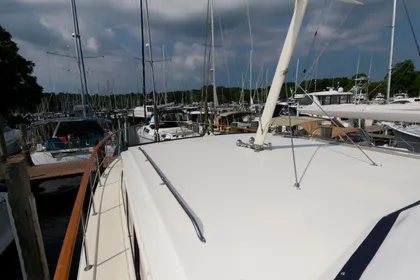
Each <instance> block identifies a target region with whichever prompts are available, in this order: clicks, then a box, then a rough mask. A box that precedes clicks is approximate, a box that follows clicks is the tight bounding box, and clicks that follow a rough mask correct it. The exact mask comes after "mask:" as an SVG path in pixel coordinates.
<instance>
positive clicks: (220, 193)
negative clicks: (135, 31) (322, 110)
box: [98, 134, 420, 280]
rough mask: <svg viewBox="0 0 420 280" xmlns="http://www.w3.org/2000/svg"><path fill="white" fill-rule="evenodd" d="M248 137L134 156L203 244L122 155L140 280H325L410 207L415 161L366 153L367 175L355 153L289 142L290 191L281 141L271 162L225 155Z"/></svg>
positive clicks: (243, 153) (179, 144)
mask: <svg viewBox="0 0 420 280" xmlns="http://www.w3.org/2000/svg"><path fill="white" fill-rule="evenodd" d="M250 136H252V135H249V134H248V135H245V134H242V135H241V134H240V135H226V136H216V137H203V138H199V139H186V140H181V141H169V142H161V143H156V144H150V145H144V146H142V149H144V151H146V152H147V153H148V155H149V156H150V158H152V160H153V161H154V162H155V163H156V165H157V166H158V167H159V169H160V170H161V171H162V172H163V173H164V174H165V176H166V177H167V179H168V180H169V181H170V182H171V183H172V185H173V186H174V187H175V188H176V190H177V192H178V193H179V194H180V195H181V196H182V198H183V199H184V200H185V202H186V203H187V204H188V206H189V207H190V209H191V210H192V211H193V212H194V214H195V215H196V217H197V218H198V220H199V222H200V223H201V224H202V229H203V233H204V237H205V238H206V240H207V242H206V243H202V242H201V241H200V240H199V239H198V237H197V235H196V232H195V230H194V227H193V225H192V223H191V221H190V219H189V218H188V216H187V215H186V214H185V212H184V210H183V209H182V208H181V207H180V205H179V204H178V202H177V201H176V200H175V198H174V196H173V195H172V194H171V193H170V191H169V190H168V188H167V187H166V186H165V185H164V184H163V185H162V179H161V178H160V176H159V175H158V174H157V173H156V171H155V169H154V168H153V167H152V165H151V164H150V162H149V161H147V160H146V158H145V156H144V154H143V153H142V152H141V151H140V150H139V148H138V147H132V148H130V149H129V151H127V152H124V153H123V154H122V160H123V162H124V180H125V182H126V184H127V191H128V196H129V200H130V202H131V205H132V215H133V217H134V218H133V219H134V227H135V230H136V232H137V235H138V238H139V246H140V254H141V255H142V256H141V258H140V259H141V266H142V273H145V275H146V277H144V278H145V279H153V280H167V279H171V280H178V279H194V280H195V279H200V280H207V279H208V280H210V279H212V280H213V279H226V280H228V279H229V280H231V279H237V280H239V279H243V280H248V279H249V280H253V279H302V280H303V279H305V280H306V279H334V278H335V277H336V276H337V275H338V274H339V273H340V272H341V269H342V268H343V266H344V265H345V264H346V263H347V261H348V260H349V259H350V257H351V256H352V255H353V253H354V252H355V251H356V249H357V248H358V247H359V245H361V243H362V242H363V240H364V239H365V238H366V237H367V236H368V234H369V233H370V232H371V231H372V229H373V228H374V227H375V225H376V224H377V223H378V221H379V220H380V219H381V218H382V217H384V216H386V215H388V214H390V213H392V212H394V211H397V210H399V209H401V208H403V207H406V206H407V205H410V204H412V203H414V202H416V201H418V200H419V199H420V188H419V184H418V182H420V173H419V172H418V167H419V163H420V161H419V160H418V159H414V158H407V157H403V156H397V155H391V154H389V153H383V152H375V151H372V150H368V151H366V153H367V154H368V155H369V156H370V157H371V158H372V159H373V160H374V161H375V162H376V163H377V164H378V166H372V165H371V164H370V162H369V161H368V160H367V159H366V157H365V156H364V155H363V154H362V153H361V152H360V151H359V150H358V149H356V148H352V147H346V146H340V145H330V144H325V143H321V142H317V141H311V140H303V139H295V145H296V147H295V148H296V149H295V152H296V163H297V170H298V179H299V181H300V185H301V190H297V189H296V188H294V187H293V186H294V184H295V180H294V169H293V164H292V162H293V161H292V150H291V148H290V139H287V138H282V137H276V136H271V135H269V136H268V137H267V141H270V142H272V144H273V150H272V151H263V152H260V153H256V152H254V151H253V150H251V149H246V148H240V147H236V145H235V142H236V140H237V139H241V140H242V141H243V142H248V138H249V137H250ZM200 159H201V160H200ZM114 227H116V226H115V225H114ZM416 236H418V235H416ZM110 240H115V242H117V240H116V239H110ZM100 242H101V241H100ZM118 242H121V241H118ZM108 246H111V245H108ZM122 248H123V247H122ZM115 251H116V252H117V251H118V250H115ZM401 252H402V251H397V252H395V254H394V257H395V258H402V257H404V256H400V255H398V254H400V253H401ZM365 265H366V266H368V265H369V263H366V264H365ZM387 265H388V267H387V269H389V270H397V269H398V268H397V266H398V263H387ZM348 275H349V273H348ZM343 276H344V275H343ZM410 277H411V278H410V279H419V278H420V271H418V270H417V271H415V270H411V271H410ZM98 279H99V278H98ZM101 279H111V278H101ZM119 279H120V278H119ZM340 279H341V278H340ZM342 279H351V278H342ZM353 279H356V278H353ZM363 279H382V278H375V277H365V278H363ZM399 279H402V278H399ZM405 279H407V278H405Z"/></svg>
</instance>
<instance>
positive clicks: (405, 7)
mask: <svg viewBox="0 0 420 280" xmlns="http://www.w3.org/2000/svg"><path fill="white" fill-rule="evenodd" d="M402 2H403V5H404V9H405V14H406V15H407V19H408V23H409V24H410V29H411V33H412V34H413V38H414V43H415V44H416V47H417V52H418V54H419V55H420V47H419V42H418V41H417V37H416V33H415V32H414V27H413V23H412V22H411V17H410V14H409V13H408V9H407V5H406V4H405V0H402Z"/></svg>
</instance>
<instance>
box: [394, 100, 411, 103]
mask: <svg viewBox="0 0 420 280" xmlns="http://www.w3.org/2000/svg"><path fill="white" fill-rule="evenodd" d="M407 103H410V101H408V100H398V101H394V102H392V104H407Z"/></svg>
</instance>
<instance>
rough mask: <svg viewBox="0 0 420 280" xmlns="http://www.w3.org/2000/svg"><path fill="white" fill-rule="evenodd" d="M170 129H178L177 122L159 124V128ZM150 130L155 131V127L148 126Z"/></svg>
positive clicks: (152, 125)
mask: <svg viewBox="0 0 420 280" xmlns="http://www.w3.org/2000/svg"><path fill="white" fill-rule="evenodd" d="M171 127H179V125H178V123H177V122H162V123H160V124H159V128H171ZM150 128H151V129H155V125H154V124H151V125H150Z"/></svg>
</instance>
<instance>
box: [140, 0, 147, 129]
mask: <svg viewBox="0 0 420 280" xmlns="http://www.w3.org/2000/svg"><path fill="white" fill-rule="evenodd" d="M140 20H141V65H142V71H141V72H142V83H143V86H142V89H143V109H144V120H145V122H146V121H147V113H146V99H147V98H146V66H145V60H144V26H143V25H144V19H143V0H140Z"/></svg>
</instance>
